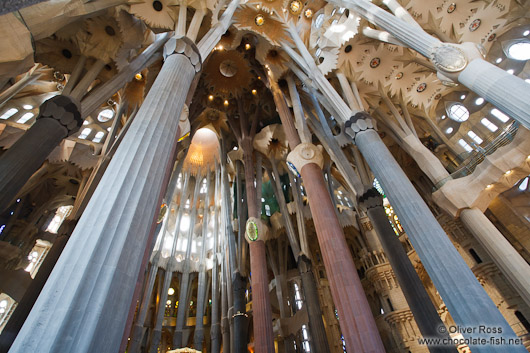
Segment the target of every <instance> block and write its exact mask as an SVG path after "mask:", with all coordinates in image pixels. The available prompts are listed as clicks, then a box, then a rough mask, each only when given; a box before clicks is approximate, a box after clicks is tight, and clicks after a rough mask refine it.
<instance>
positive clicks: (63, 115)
mask: <svg viewBox="0 0 530 353" xmlns="http://www.w3.org/2000/svg"><path fill="white" fill-rule="evenodd" d="M46 118H48V119H53V120H55V121H57V122H58V123H59V124H60V125H61V126H62V127H64V128H65V129H66V136H70V135H72V134H74V133H75V132H77V131H79V128H80V127H81V126H82V125H83V119H82V118H81V109H80V105H79V103H78V102H77V101H76V100H74V99H73V98H71V97H69V96H62V95H60V96H55V97H52V98H50V99H48V100H46V101H44V102H43V103H42V104H41V106H40V109H39V115H38V116H37V120H38V119H46Z"/></svg>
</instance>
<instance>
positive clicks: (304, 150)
mask: <svg viewBox="0 0 530 353" xmlns="http://www.w3.org/2000/svg"><path fill="white" fill-rule="evenodd" d="M287 162H288V163H291V164H292V165H293V166H294V167H295V168H296V170H297V171H298V173H300V172H301V170H302V168H303V167H304V166H305V165H306V164H310V163H314V164H316V165H318V166H319V167H320V169H322V168H323V167H324V156H323V155H322V146H315V145H313V144H312V143H300V144H298V145H297V146H296V147H295V148H294V149H293V150H292V151H291V152H290V153H289V154H288V155H287Z"/></svg>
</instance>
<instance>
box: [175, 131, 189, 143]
mask: <svg viewBox="0 0 530 353" xmlns="http://www.w3.org/2000/svg"><path fill="white" fill-rule="evenodd" d="M188 136H190V133H189V131H188V133H187V134H185V135H183V136H181V137H180V138H179V139H178V142H180V141H182V140H184V139H185V138H186V137H188Z"/></svg>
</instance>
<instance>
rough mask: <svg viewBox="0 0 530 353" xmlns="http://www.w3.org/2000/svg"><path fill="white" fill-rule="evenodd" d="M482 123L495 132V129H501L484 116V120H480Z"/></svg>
mask: <svg viewBox="0 0 530 353" xmlns="http://www.w3.org/2000/svg"><path fill="white" fill-rule="evenodd" d="M480 123H481V124H482V125H484V126H485V127H487V128H488V130H489V131H491V132H495V131H497V130H498V129H499V128H498V127H497V125H495V124H494V123H492V122H491V121H489V120H488V119H486V118H482V120H480Z"/></svg>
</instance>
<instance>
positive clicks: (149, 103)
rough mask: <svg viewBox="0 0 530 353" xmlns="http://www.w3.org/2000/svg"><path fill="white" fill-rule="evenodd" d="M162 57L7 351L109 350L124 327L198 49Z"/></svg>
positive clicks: (174, 42)
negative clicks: (87, 201) (105, 169)
mask: <svg viewBox="0 0 530 353" xmlns="http://www.w3.org/2000/svg"><path fill="white" fill-rule="evenodd" d="M165 52H166V55H167V57H166V61H165V63H164V65H163V67H162V70H161V72H160V74H159V76H158V77H157V79H156V80H155V83H154V84H153V87H152V88H151V90H150V91H149V94H148V95H147V97H146V99H145V101H144V103H143V105H142V107H141V108H140V110H139V112H138V115H137V117H136V118H135V120H134V122H133V123H132V125H131V127H130V129H129V131H128V133H127V135H126V136H125V138H124V140H123V141H122V143H121V145H120V147H119V148H118V150H117V151H116V154H115V156H114V158H113V159H112V161H111V162H110V164H109V166H108V168H107V171H106V172H105V174H104V176H103V178H102V179H101V182H100V184H99V185H98V187H97V189H96V191H95V192H94V195H93V196H92V199H91V200H90V202H89V204H88V206H87V208H86V210H85V212H84V214H83V216H82V217H81V219H80V220H79V223H78V225H77V227H76V229H75V230H74V232H73V234H72V236H71V238H70V241H69V242H68V244H67V246H66V248H65V249H64V251H63V254H62V255H61V257H60V258H59V261H58V262H57V264H56V266H55V268H54V270H53V272H52V274H51V275H50V278H49V279H48V282H47V283H46V285H45V286H44V289H43V291H42V293H41V295H40V296H39V299H38V300H37V302H36V303H35V306H34V307H33V310H32V311H31V313H30V315H29V317H28V319H27V320H26V323H25V324H24V326H23V327H22V330H21V331H20V333H19V335H18V337H17V339H16V340H15V342H14V344H13V346H12V347H11V350H10V352H12V353H14V352H37V351H38V352H42V353H45V352H50V353H51V352H86V353H88V352H99V353H106V352H108V353H114V352H117V351H118V349H119V347H120V342H121V339H122V336H123V331H124V327H125V324H126V320H124V318H126V317H127V314H128V311H129V308H130V305H131V300H132V297H133V293H134V288H135V285H136V279H137V278H138V273H139V270H140V266H141V261H140V260H139V259H141V257H142V255H143V253H144V250H145V247H146V246H147V245H148V244H147V240H148V236H149V230H150V228H151V224H152V222H153V220H154V218H155V217H156V212H157V209H158V206H159V202H160V201H161V196H162V195H161V190H162V186H163V181H164V176H165V174H166V172H167V171H168V169H169V168H170V167H171V166H170V164H171V163H170V162H171V155H172V151H173V149H174V146H175V144H176V140H177V139H178V137H179V136H178V130H179V129H178V127H179V119H178V116H179V115H180V112H181V110H182V108H183V106H184V101H185V99H186V95H187V93H188V90H189V87H190V85H191V82H192V80H193V77H194V76H195V73H196V72H197V71H199V70H200V68H201V60H200V56H199V54H198V50H197V48H196V47H195V45H193V43H192V42H191V41H189V40H186V39H185V38H172V39H170V40H169V41H168V43H167V44H166V50H165Z"/></svg>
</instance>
